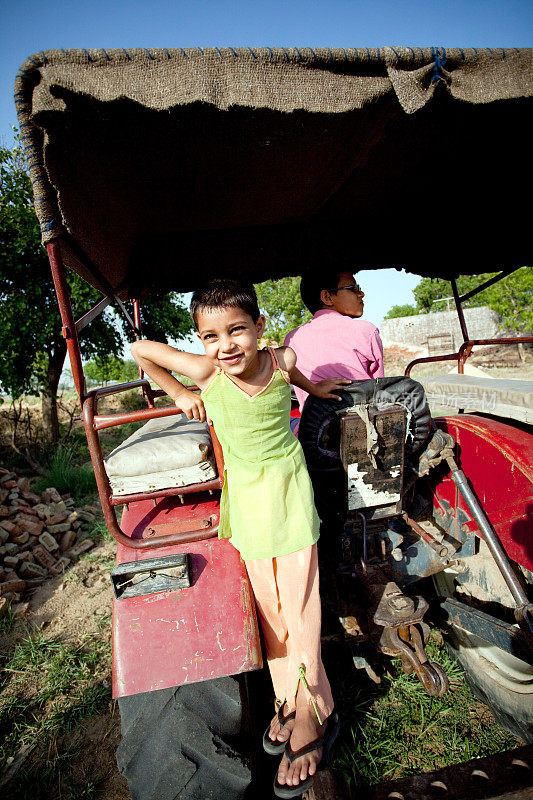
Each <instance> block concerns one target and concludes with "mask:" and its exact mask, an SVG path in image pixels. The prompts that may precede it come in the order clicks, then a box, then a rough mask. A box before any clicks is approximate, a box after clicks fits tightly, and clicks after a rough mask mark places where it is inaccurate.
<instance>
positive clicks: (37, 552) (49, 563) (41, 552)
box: [32, 544, 56, 569]
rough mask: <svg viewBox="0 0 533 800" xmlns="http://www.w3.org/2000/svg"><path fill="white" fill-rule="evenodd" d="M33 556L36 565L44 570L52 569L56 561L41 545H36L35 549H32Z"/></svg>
mask: <svg viewBox="0 0 533 800" xmlns="http://www.w3.org/2000/svg"><path fill="white" fill-rule="evenodd" d="M32 553H33V556H34V558H35V560H36V561H37V563H38V564H40V565H41V567H46V569H52V567H53V566H54V564H55V563H56V560H55V558H54V557H53V556H51V555H50V553H49V552H48V550H46V549H45V548H44V547H43V546H42V544H38V545H37V547H34V548H33V550H32Z"/></svg>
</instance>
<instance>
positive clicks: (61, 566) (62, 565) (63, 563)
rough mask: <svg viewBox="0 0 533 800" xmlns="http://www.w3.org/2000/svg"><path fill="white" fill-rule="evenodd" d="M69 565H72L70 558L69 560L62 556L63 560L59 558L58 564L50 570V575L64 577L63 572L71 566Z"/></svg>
mask: <svg viewBox="0 0 533 800" xmlns="http://www.w3.org/2000/svg"><path fill="white" fill-rule="evenodd" d="M69 564H70V558H67V557H66V556H61V558H58V559H57V562H56V563H55V564H54V566H53V567H52V568H51V569H50V575H62V574H63V572H64V571H65V570H66V569H67V567H68V566H69Z"/></svg>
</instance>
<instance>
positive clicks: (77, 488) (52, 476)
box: [33, 447, 96, 501]
mask: <svg viewBox="0 0 533 800" xmlns="http://www.w3.org/2000/svg"><path fill="white" fill-rule="evenodd" d="M78 459H79V455H78V453H77V452H76V450H75V449H74V448H72V447H64V448H59V449H58V450H56V452H55V453H54V455H53V456H52V458H51V461H50V467H49V469H48V472H47V473H46V475H43V476H41V477H39V478H37V479H36V480H35V482H34V485H33V489H34V491H36V492H43V491H44V490H45V489H47V488H48V487H49V486H54V487H55V488H56V489H57V491H58V492H59V493H60V494H71V495H72V497H73V498H74V499H75V500H77V501H81V500H83V499H84V498H86V497H87V496H88V495H93V494H94V493H95V492H96V480H95V477H94V472H93V468H92V466H91V465H90V464H82V465H80V464H79V461H78Z"/></svg>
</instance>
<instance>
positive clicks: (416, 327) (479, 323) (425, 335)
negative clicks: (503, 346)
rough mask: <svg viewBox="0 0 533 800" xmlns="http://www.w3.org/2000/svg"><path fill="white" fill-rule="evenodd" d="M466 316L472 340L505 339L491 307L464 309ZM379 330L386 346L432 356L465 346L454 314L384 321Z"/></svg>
mask: <svg viewBox="0 0 533 800" xmlns="http://www.w3.org/2000/svg"><path fill="white" fill-rule="evenodd" d="M464 315H465V322H466V327H467V329H468V336H469V338H470V339H494V338H497V337H498V336H504V335H505V334H504V333H503V332H502V331H501V330H500V320H499V317H498V315H497V314H496V312H495V311H493V310H492V309H491V308H489V307H488V306H478V307H477V308H465V309H464ZM380 330H381V334H382V337H383V340H384V342H385V343H387V342H399V343H402V344H410V345H415V346H417V347H424V348H427V350H428V353H429V355H433V354H436V353H443V352H445V351H448V352H453V351H454V350H457V348H458V347H459V346H460V345H461V344H462V342H463V336H462V334H461V327H460V325H459V318H458V316H457V312H456V311H455V310H454V311H432V312H431V313H430V314H416V315H415V316H412V317H397V318H396V319H384V320H383V322H382V324H381V329H380Z"/></svg>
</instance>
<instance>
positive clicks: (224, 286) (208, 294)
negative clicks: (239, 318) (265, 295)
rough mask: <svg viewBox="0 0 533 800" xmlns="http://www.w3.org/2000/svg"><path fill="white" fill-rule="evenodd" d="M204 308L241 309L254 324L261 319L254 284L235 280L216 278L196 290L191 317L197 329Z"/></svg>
mask: <svg viewBox="0 0 533 800" xmlns="http://www.w3.org/2000/svg"><path fill="white" fill-rule="evenodd" d="M204 308H240V309H241V310H242V311H244V312H245V314H249V316H250V317H251V318H252V319H253V321H254V322H257V320H258V319H259V317H260V311H259V305H258V303H257V295H256V293H255V289H254V287H253V286H252V284H251V283H246V282H245V281H238V280H234V279H233V278H215V279H214V280H212V281H209V283H206V284H204V286H200V287H199V288H198V289H196V291H195V292H194V294H193V296H192V299H191V317H192V319H193V322H194V324H195V326H196V329H198V323H197V321H196V316H197V314H198V312H199V311H202V310H203V309H204Z"/></svg>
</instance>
